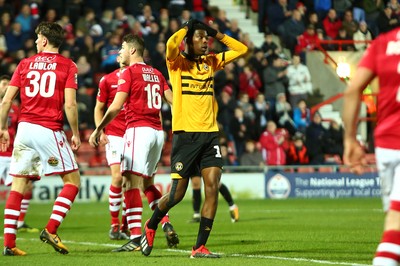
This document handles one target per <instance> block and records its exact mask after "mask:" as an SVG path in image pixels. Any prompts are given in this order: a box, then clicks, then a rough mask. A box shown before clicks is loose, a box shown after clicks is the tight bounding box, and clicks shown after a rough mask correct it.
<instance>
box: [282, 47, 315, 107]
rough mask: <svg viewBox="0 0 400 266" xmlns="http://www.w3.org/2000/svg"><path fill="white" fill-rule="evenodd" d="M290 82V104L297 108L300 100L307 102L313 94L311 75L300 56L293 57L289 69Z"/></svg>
mask: <svg viewBox="0 0 400 266" xmlns="http://www.w3.org/2000/svg"><path fill="white" fill-rule="evenodd" d="M287 77H288V80H289V86H288V91H289V102H290V105H291V106H296V105H297V103H298V102H299V100H307V98H308V94H312V92H313V88H312V83H311V74H310V71H309V70H308V67H307V66H306V65H303V64H302V63H301V60H300V56H299V55H296V54H295V55H293V56H292V64H290V65H289V66H288V68H287Z"/></svg>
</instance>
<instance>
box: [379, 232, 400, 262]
mask: <svg viewBox="0 0 400 266" xmlns="http://www.w3.org/2000/svg"><path fill="white" fill-rule="evenodd" d="M399 250H400V231H394V230H389V231H385V232H383V237H382V240H381V243H380V244H379V246H378V249H377V251H376V254H375V258H374V261H373V265H387V266H392V265H394V266H397V265H398V262H399V261H400V254H399V252H398V251H399Z"/></svg>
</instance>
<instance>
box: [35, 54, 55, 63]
mask: <svg viewBox="0 0 400 266" xmlns="http://www.w3.org/2000/svg"><path fill="white" fill-rule="evenodd" d="M55 59H56V55H51V56H49V55H45V56H37V57H36V58H35V61H36V62H46V63H51V62H53V61H54V60H55Z"/></svg>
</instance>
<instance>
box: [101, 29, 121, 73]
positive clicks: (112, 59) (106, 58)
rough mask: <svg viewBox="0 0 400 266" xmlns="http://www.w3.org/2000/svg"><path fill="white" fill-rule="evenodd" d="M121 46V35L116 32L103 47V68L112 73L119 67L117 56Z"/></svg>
mask: <svg viewBox="0 0 400 266" xmlns="http://www.w3.org/2000/svg"><path fill="white" fill-rule="evenodd" d="M120 46H121V41H120V36H119V35H117V34H116V33H114V34H113V35H111V37H110V39H109V40H108V43H107V44H106V45H105V46H104V47H103V48H102V49H101V58H102V62H101V68H102V69H103V70H104V71H105V72H107V73H110V72H112V71H114V70H115V69H117V68H118V67H119V65H118V63H117V56H118V52H119V48H120Z"/></svg>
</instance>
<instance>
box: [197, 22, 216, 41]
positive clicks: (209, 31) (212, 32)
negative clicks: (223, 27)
mask: <svg viewBox="0 0 400 266" xmlns="http://www.w3.org/2000/svg"><path fill="white" fill-rule="evenodd" d="M197 22H198V23H201V24H203V25H204V27H205V28H206V31H207V34H208V36H211V37H213V38H215V36H217V33H218V31H217V30H216V29H214V28H213V27H211V26H210V25H209V24H207V23H204V22H202V21H199V20H197Z"/></svg>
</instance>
